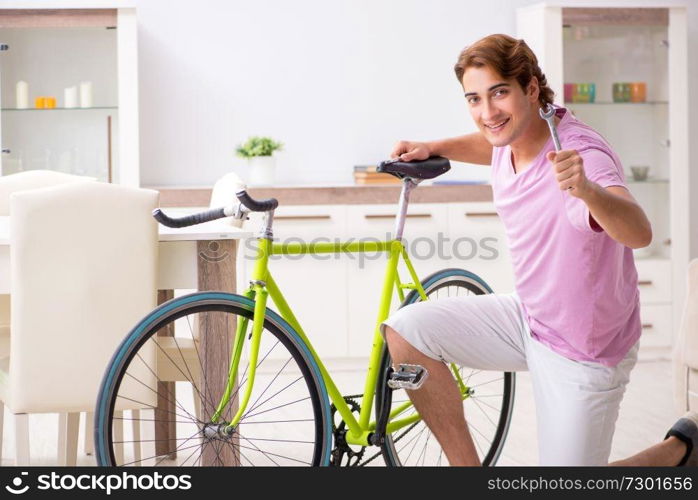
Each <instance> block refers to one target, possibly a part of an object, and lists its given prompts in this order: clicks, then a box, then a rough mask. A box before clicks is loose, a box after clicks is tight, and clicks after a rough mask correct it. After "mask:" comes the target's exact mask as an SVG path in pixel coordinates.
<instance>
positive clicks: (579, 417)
mask: <svg viewBox="0 0 698 500" xmlns="http://www.w3.org/2000/svg"><path fill="white" fill-rule="evenodd" d="M383 324H384V325H388V326H390V327H391V328H392V329H393V330H395V331H396V332H398V333H399V334H400V335H401V336H402V337H403V338H404V339H405V340H406V341H407V342H409V343H410V344H411V345H412V346H414V347H415V348H416V349H418V350H419V351H420V352H422V353H423V354H425V355H427V356H429V357H430V358H433V359H436V360H441V361H445V362H449V363H450V362H454V363H457V364H459V365H462V366H467V367H471V368H475V369H482V370H502V371H523V370H528V371H530V373H531V380H532V383H533V392H534V398H535V403H536V414H537V419H538V453H539V461H540V465H607V463H608V457H609V455H610V452H611V440H612V439H613V433H614V430H615V425H616V420H617V418H618V408H619V406H620V402H621V400H622V399H623V393H624V392H625V386H626V385H627V383H628V380H629V377H630V371H631V370H632V368H633V366H635V362H636V361H637V350H638V347H639V342H638V343H636V344H635V345H634V346H633V347H632V348H631V349H630V351H629V352H628V354H627V355H626V356H625V358H624V359H623V360H622V361H621V362H620V363H619V364H618V365H616V366H614V367H607V366H604V365H602V364H600V363H593V362H586V361H574V360H571V359H568V358H566V357H564V356H562V355H560V354H558V353H556V352H554V351H552V350H551V349H550V348H548V347H547V346H545V345H543V344H541V343H540V342H538V341H537V340H536V339H534V338H532V337H531V331H530V329H529V327H528V324H527V321H526V319H525V315H524V312H523V308H522V306H521V302H520V300H519V298H518V297H517V296H516V294H505V295H494V294H490V295H475V296H468V297H450V298H443V299H439V300H434V301H428V302H418V303H416V304H412V305H410V306H407V307H404V308H402V309H400V310H399V311H397V312H396V313H395V314H393V315H392V316H391V317H390V318H388V319H387V320H386V321H385V322H384V323H383ZM381 330H383V328H381ZM514 411H516V405H515V406H514ZM466 419H467V415H466Z"/></svg>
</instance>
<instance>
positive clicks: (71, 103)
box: [63, 87, 78, 108]
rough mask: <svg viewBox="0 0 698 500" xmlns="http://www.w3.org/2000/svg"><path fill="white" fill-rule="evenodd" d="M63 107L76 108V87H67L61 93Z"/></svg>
mask: <svg viewBox="0 0 698 500" xmlns="http://www.w3.org/2000/svg"><path fill="white" fill-rule="evenodd" d="M63 101H64V102H63V107H65V108H77V107H78V88H77V87H68V88H66V89H65V91H64V93H63Z"/></svg>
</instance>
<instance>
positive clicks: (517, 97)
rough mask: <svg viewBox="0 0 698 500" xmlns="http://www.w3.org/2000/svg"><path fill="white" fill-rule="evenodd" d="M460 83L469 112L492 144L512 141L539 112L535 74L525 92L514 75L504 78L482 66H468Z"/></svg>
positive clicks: (496, 145) (499, 145) (497, 144)
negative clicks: (510, 78) (508, 78)
mask: <svg viewBox="0 0 698 500" xmlns="http://www.w3.org/2000/svg"><path fill="white" fill-rule="evenodd" d="M462 83H463V90H464V91H465V98H466V100H467V102H468V107H469V109H470V116H472V117H473V121H474V122H475V124H476V125H477V127H478V128H479V129H480V131H481V132H482V133H483V135H484V136H485V138H486V139H487V140H488V141H489V143H490V144H492V146H495V147H502V146H506V145H508V144H511V143H513V142H515V141H516V139H518V138H519V137H520V136H521V134H523V133H524V131H526V129H527V128H528V127H529V126H530V124H531V120H532V118H534V117H535V116H536V115H537V113H538V82H537V81H536V79H535V78H533V79H532V80H531V83H530V84H529V86H528V88H527V89H526V91H525V92H524V90H523V89H522V88H521V86H520V85H519V83H518V82H517V81H516V80H515V79H512V80H505V79H503V78H502V77H501V76H500V75H499V74H498V73H497V72H496V71H494V70H492V69H491V68H489V67H488V66H482V67H469V68H467V69H466V70H465V73H464V74H463V82H462Z"/></svg>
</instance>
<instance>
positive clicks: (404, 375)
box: [388, 365, 429, 391]
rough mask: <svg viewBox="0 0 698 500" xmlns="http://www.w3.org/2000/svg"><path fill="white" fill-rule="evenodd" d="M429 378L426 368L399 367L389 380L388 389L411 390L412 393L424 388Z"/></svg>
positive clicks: (418, 366)
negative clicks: (423, 385)
mask: <svg viewBox="0 0 698 500" xmlns="http://www.w3.org/2000/svg"><path fill="white" fill-rule="evenodd" d="M428 376H429V372H428V371H427V369H426V368H424V367H423V366H420V365H399V366H398V369H397V370H394V371H393V373H391V374H390V377H389V378H388V387H390V388H391V389H409V390H411V391H414V390H417V389H419V388H420V387H422V384H423V383H424V381H425V380H426V379H427V377H428Z"/></svg>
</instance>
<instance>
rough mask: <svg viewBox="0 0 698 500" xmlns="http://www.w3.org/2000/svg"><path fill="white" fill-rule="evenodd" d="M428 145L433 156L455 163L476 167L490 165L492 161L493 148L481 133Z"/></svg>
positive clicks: (431, 142) (433, 142) (441, 140)
mask: <svg viewBox="0 0 698 500" xmlns="http://www.w3.org/2000/svg"><path fill="white" fill-rule="evenodd" d="M427 145H428V147H429V150H430V152H431V154H432V155H439V156H445V157H446V158H448V159H450V160H454V161H462V162H464V163H474V164H476V165H490V164H491V161H492V146H491V145H490V143H489V142H487V140H486V139H485V138H484V137H483V136H482V134H481V133H480V132H475V133H472V134H467V135H461V136H458V137H450V138H448V139H440V140H437V141H430V142H428V143H427Z"/></svg>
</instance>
